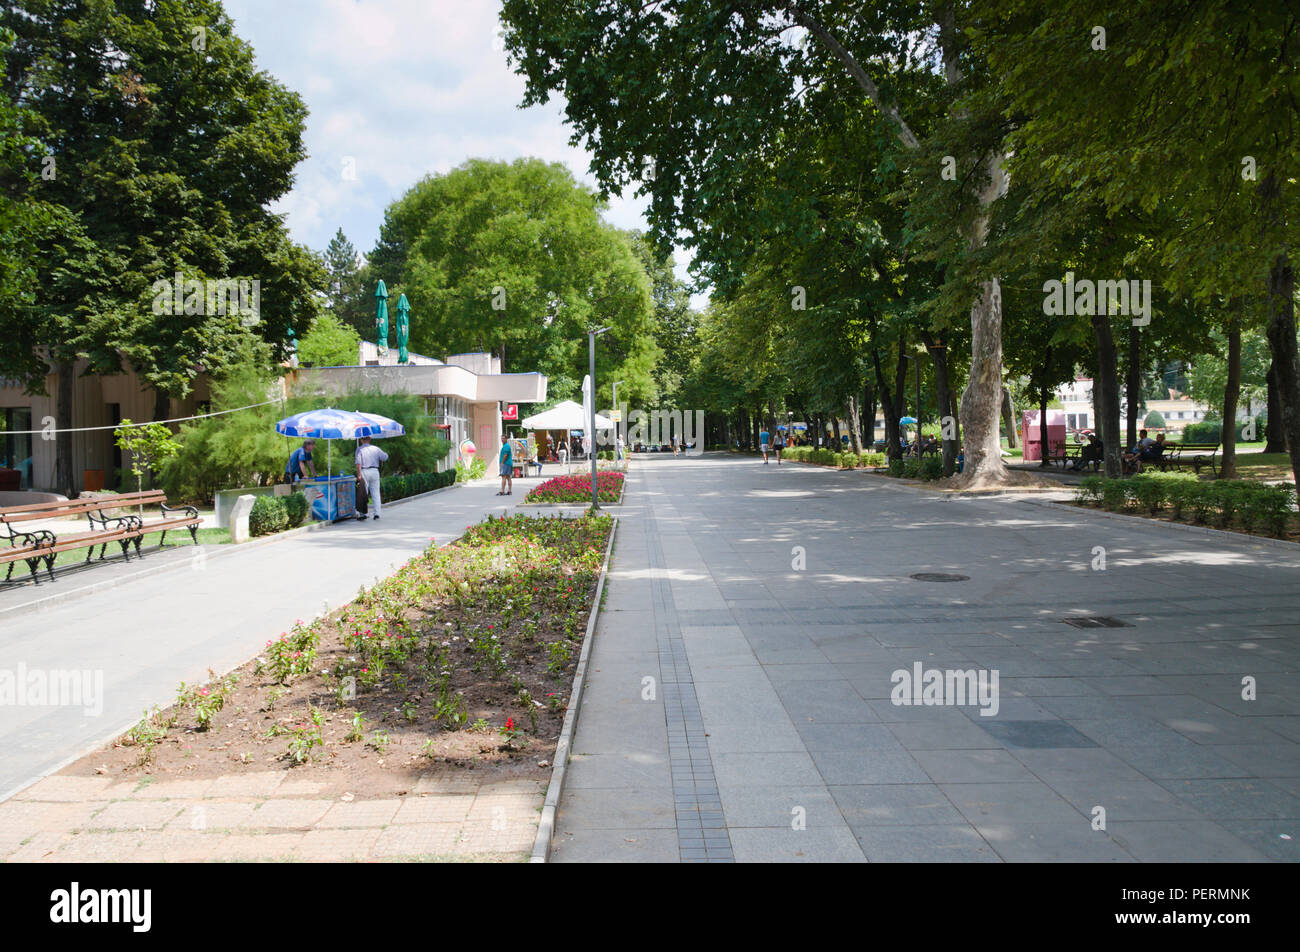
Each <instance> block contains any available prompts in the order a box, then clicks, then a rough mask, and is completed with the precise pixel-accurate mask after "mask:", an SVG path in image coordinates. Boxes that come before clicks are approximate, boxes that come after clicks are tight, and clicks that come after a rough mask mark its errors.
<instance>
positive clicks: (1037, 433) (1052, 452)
mask: <svg viewBox="0 0 1300 952" xmlns="http://www.w3.org/2000/svg"><path fill="white" fill-rule="evenodd" d="M1038 423H1039V421H1038V411H1037V410H1025V411H1024V412H1023V413H1021V414H1020V440H1021V445H1022V446H1023V447H1024V455H1023V457H1022V459H1024V461H1025V462H1027V463H1028V462H1031V461H1034V460H1042V458H1043V447H1042V444H1041V443H1040V442H1039V440H1040V438H1041V436H1042V430H1041V428H1040V427H1039V425H1038ZM1065 434H1066V426H1065V411H1064V410H1048V411H1047V440H1048V452H1047V455H1048V456H1049V457H1050V456H1060V455H1061V454H1062V453H1064V452H1065V446H1066V435H1065Z"/></svg>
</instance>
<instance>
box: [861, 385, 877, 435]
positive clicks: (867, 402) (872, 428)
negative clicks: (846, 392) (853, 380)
mask: <svg viewBox="0 0 1300 952" xmlns="http://www.w3.org/2000/svg"><path fill="white" fill-rule="evenodd" d="M862 432H863V433H864V434H865V440H866V442H867V443H868V444H870V445H869V446H868V447H867V448H868V449H870V450H871V451H872V452H875V449H876V391H875V390H874V389H873V388H872V386H871V384H867V385H866V386H865V387H863V388H862Z"/></svg>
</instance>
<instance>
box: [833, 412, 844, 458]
mask: <svg viewBox="0 0 1300 952" xmlns="http://www.w3.org/2000/svg"><path fill="white" fill-rule="evenodd" d="M831 434H832V437H833V438H834V440H835V443H834V444H833V445H834V447H835V452H837V453H838V452H839V451H840V447H842V446H843V445H844V444H843V443H842V442H841V441H840V418H839V417H837V416H836V415H835V414H833V413H832V414H831Z"/></svg>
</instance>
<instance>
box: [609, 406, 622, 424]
mask: <svg viewBox="0 0 1300 952" xmlns="http://www.w3.org/2000/svg"><path fill="white" fill-rule="evenodd" d="M609 422H611V423H622V422H623V411H622V410H618V409H615V410H610V411H609Z"/></svg>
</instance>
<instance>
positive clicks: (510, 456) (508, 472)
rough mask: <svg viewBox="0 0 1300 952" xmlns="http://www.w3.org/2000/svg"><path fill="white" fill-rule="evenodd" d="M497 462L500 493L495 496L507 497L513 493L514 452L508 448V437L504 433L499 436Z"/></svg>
mask: <svg viewBox="0 0 1300 952" xmlns="http://www.w3.org/2000/svg"><path fill="white" fill-rule="evenodd" d="M498 462H499V464H500V466H501V491H500V492H499V493H497V495H498V496H509V495H510V494H511V493H512V492H514V477H515V451H514V450H513V449H512V448H511V446H510V437H509V436H507V435H506V434H505V433H502V434H501V455H500V456H499V457H498Z"/></svg>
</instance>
